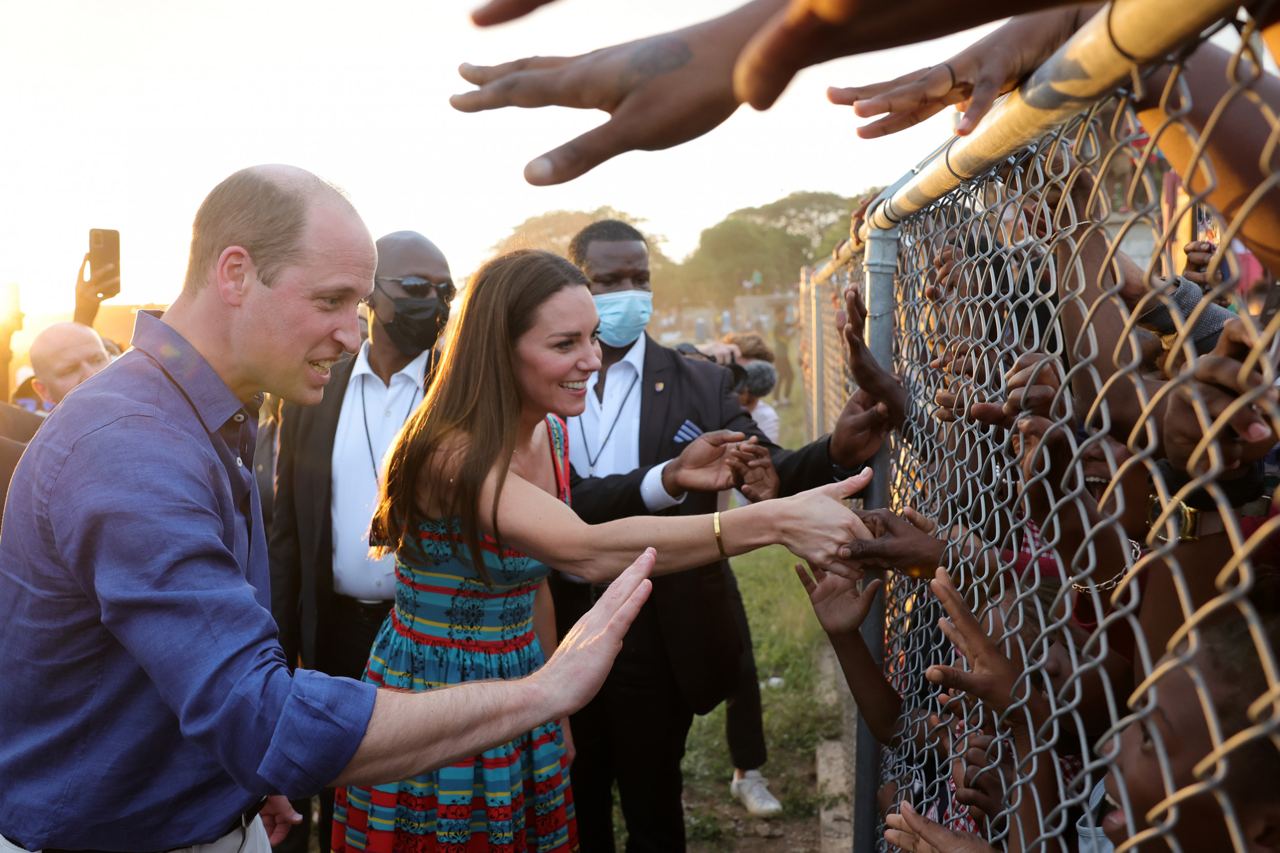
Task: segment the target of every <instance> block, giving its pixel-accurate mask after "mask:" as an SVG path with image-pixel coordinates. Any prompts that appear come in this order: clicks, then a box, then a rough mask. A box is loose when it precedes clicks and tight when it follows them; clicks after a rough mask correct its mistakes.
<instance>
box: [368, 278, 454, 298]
mask: <svg viewBox="0 0 1280 853" xmlns="http://www.w3.org/2000/svg"><path fill="white" fill-rule="evenodd" d="M377 281H390V282H394V283H395V284H398V285H400V286H401V287H403V288H404V292H405V293H407V294H409V295H410V296H412V297H414V298H417V299H422V298H425V297H427V296H430V295H432V294H433V293H434V294H435V296H436V298H438V299H439V300H440V301H441V302H452V301H453V297H454V296H455V295H457V292H458V289H457V288H456V287H454V286H453V282H452V281H449V280H448V279H446V280H444V281H430V280H429V279H425V278H423V277H422V276H420V275H406V276H401V277H400V278H387V277H380V278H378V279H377Z"/></svg>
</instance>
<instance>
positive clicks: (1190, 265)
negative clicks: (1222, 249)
mask: <svg viewBox="0 0 1280 853" xmlns="http://www.w3.org/2000/svg"><path fill="white" fill-rule="evenodd" d="M1217 250H1218V247H1217V246H1216V245H1215V244H1213V243H1211V242H1209V241H1208V240H1193V241H1192V242H1190V243H1188V244H1187V245H1185V246H1183V247H1182V251H1183V253H1184V254H1185V255H1186V256H1187V265H1186V266H1185V267H1183V269H1182V277H1183V278H1185V279H1187V280H1189V281H1194V282H1195V283H1196V284H1198V285H1200V289H1201V290H1209V289H1210V288H1211V287H1213V285H1212V284H1211V283H1210V281H1209V261H1210V260H1211V259H1212V258H1213V253H1214V252H1216V251H1217Z"/></svg>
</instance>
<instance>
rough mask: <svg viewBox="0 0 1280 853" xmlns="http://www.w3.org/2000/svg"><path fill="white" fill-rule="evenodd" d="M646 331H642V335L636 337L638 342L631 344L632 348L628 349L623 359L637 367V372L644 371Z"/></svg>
mask: <svg viewBox="0 0 1280 853" xmlns="http://www.w3.org/2000/svg"><path fill="white" fill-rule="evenodd" d="M645 337H646V336H645V333H644V332H641V333H640V337H638V338H636V342H635V343H634V344H632V345H631V349H629V350H627V354H626V355H624V356H623V357H622V359H621V361H623V362H626V363H627V364H629V365H631V366H632V367H634V368H635V369H636V373H644V348H645Z"/></svg>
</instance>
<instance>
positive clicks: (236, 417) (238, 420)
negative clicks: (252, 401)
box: [231, 412, 244, 424]
mask: <svg viewBox="0 0 1280 853" xmlns="http://www.w3.org/2000/svg"><path fill="white" fill-rule="evenodd" d="M231 420H233V421H235V422H236V423H238V424H242V423H244V412H236V413H235V415H234V416H232V418H231Z"/></svg>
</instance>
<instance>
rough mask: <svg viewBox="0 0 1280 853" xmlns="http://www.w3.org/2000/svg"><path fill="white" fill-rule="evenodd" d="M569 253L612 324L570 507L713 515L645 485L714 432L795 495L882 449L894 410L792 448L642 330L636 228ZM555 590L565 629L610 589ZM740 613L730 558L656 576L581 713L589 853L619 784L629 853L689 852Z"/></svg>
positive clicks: (586, 514) (640, 242) (643, 288)
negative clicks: (695, 779) (690, 778)
mask: <svg viewBox="0 0 1280 853" xmlns="http://www.w3.org/2000/svg"><path fill="white" fill-rule="evenodd" d="M571 255H572V258H573V260H574V262H575V263H577V264H578V265H579V266H580V267H582V268H583V270H584V271H585V272H586V274H587V277H588V278H589V279H590V281H591V291H592V294H593V295H594V296H595V298H596V306H597V310H598V311H599V313H600V339H601V349H602V366H601V369H600V371H599V373H597V374H596V376H595V377H594V381H593V382H592V383H589V384H588V395H587V397H588V407H587V411H586V412H584V414H583V415H582V416H580V417H578V418H573V419H571V423H570V426H569V438H570V441H569V447H570V454H571V460H572V462H573V466H574V471H575V480H574V482H573V484H572V494H573V507H574V509H575V510H576V511H577V512H578V514H579V515H580V516H581V517H582V518H583V519H585V520H586V521H589V522H591V523H598V522H602V521H608V520H610V519H613V518H618V517H622V516H625V515H633V514H637V513H638V512H646V511H647V512H668V513H676V514H681V515H685V514H693V515H696V514H702V513H710V512H713V511H715V509H716V496H715V494H713V493H690V494H688V495H686V496H684V497H683V498H680V499H676V498H671V499H670V500H668V501H664V500H663V499H662V497H661V493H660V492H657V491H656V490H655V489H653V488H649V489H645V488H644V485H645V484H646V483H648V484H650V485H652V484H653V483H654V482H655V481H659V480H664V479H666V478H667V468H668V464H667V462H666V461H667V460H671V459H673V458H674V457H676V456H677V455H678V454H679V453H680V452H681V450H682V448H683V447H684V446H686V445H687V444H688V442H690V441H691V440H693V439H694V438H695V437H696V436H697V435H699V434H701V433H704V432H708V431H711V430H718V429H728V430H733V431H736V432H741V433H744V434H746V435H748V436H755V437H756V439H757V440H758V441H759V442H760V443H761V444H763V445H765V446H766V447H768V449H769V451H770V455H771V457H772V459H773V462H774V466H775V468H776V469H777V473H778V476H779V479H780V482H781V493H782V494H784V495H785V494H791V493H794V492H797V491H801V490H803V489H807V488H811V487H815V486H819V485H823V484H825V483H830V482H831V481H832V479H833V478H839V477H842V476H844V475H845V473H846V470H847V469H852V468H856V467H859V466H860V465H861V464H862V463H863V462H864V461H865V460H867V459H869V458H870V457H871V455H872V454H873V453H874V445H875V444H876V443H878V442H876V441H873V439H874V437H875V436H877V435H881V436H882V434H883V430H884V429H885V428H887V425H888V422H889V421H890V420H891V419H892V415H891V414H890V413H889V412H888V411H887V409H885V408H884V407H882V406H879V405H875V404H872V405H871V406H867V405H865V404H866V402H867V401H866V399H865V398H862V399H861V400H860V401H858V402H855V401H854V400H850V403H849V405H848V406H846V409H845V411H844V412H843V413H842V415H841V418H840V421H839V423H838V425H837V428H836V430H835V431H834V432H833V433H832V434H831V435H829V436H823V437H822V438H820V439H818V440H817V441H815V442H812V443H811V444H809V445H807V446H805V447H802V448H800V449H798V450H794V451H789V450H784V449H783V448H780V447H778V446H777V445H774V444H773V443H772V442H770V441H769V440H768V438H767V437H765V436H764V435H763V433H761V432H760V430H759V428H758V427H757V426H756V424H755V422H754V421H753V420H752V419H751V417H750V415H749V414H747V412H745V411H744V410H743V408H742V406H741V405H740V403H739V402H738V396H737V394H736V392H735V391H734V388H733V379H732V375H731V374H730V372H729V371H728V370H726V369H724V368H723V367H720V366H717V365H715V364H713V363H711V362H708V361H705V360H700V359H692V358H685V357H684V356H682V355H680V354H679V353H677V352H676V351H674V350H671V349H668V348H667V347H664V346H661V345H659V344H658V343H657V342H656V341H654V340H653V339H652V338H649V337H648V336H647V335H646V334H644V326H645V324H646V323H647V322H648V318H649V314H650V312H651V304H652V294H651V290H650V284H649V256H648V247H647V245H646V243H645V240H644V237H643V236H642V235H641V234H640V233H639V232H638V231H636V230H635V229H634V228H632V227H631V226H629V225H626V224H625V223H622V222H617V221H615V220H604V221H602V222H597V223H593V224H592V225H589V226H587V228H585V229H584V230H583V231H582V232H581V233H580V234H579V235H578V236H577V237H575V238H574V241H573V244H572V246H571ZM601 478H604V479H601ZM619 480H621V481H624V482H626V481H629V482H631V483H632V484H636V485H640V486H641V489H640V491H641V493H642V496H643V500H642V501H641V502H640V503H637V502H636V501H635V500H634V498H631V499H624V496H625V495H626V494H627V493H626V492H625V491H624V490H622V489H619V488H618V487H617V483H618V481H619ZM667 491H668V492H669V493H670V494H676V493H677V491H673V490H667ZM552 590H553V594H554V597H555V602H556V611H557V621H558V622H559V623H560V624H561V625H565V626H567V625H571V624H572V623H573V620H574V618H575V614H580V613H582V612H584V611H585V608H586V607H588V606H589V605H590V603H591V601H592V600H594V598H595V597H596V596H597V595H598V594H599V590H598V589H595V588H593V587H590V586H588V585H585V584H580V583H575V582H574V581H573V579H571V578H566V577H557V578H555V579H554V583H553V585H552ZM741 608H742V604H741V598H740V597H739V596H738V594H737V587H736V585H735V584H733V583H732V578H731V575H730V574H729V568H728V565H727V563H726V562H724V561H721V562H718V563H713V564H711V565H708V566H704V567H701V568H698V569H693V570H690V571H687V572H680V573H677V574H673V575H668V576H665V577H661V578H655V579H654V585H653V593H652V595H651V596H650V600H649V602H648V603H647V604H646V605H645V607H644V608H643V610H642V611H641V613H640V616H639V617H638V618H637V619H636V621H635V623H634V624H633V625H632V627H631V630H630V632H629V633H628V634H627V637H626V640H625V642H624V644H623V649H622V652H621V654H619V656H618V658H617V661H616V662H615V664H614V668H613V670H612V672H611V673H610V675H609V677H608V679H607V680H606V682H605V685H604V688H603V689H602V690H601V692H600V694H599V695H598V696H597V697H596V699H594V700H593V701H592V702H591V703H590V704H588V705H587V707H586V708H584V709H583V710H582V711H580V712H579V713H578V714H576V715H574V716H573V718H572V722H571V727H572V731H573V734H574V741H575V746H576V748H577V758H576V760H575V763H574V766H573V775H572V779H573V790H574V804H575V809H576V811H577V817H578V830H579V837H580V839H581V842H582V849H583V850H584V851H585V853H598V851H611V850H613V822H612V785H613V783H614V782H615V781H616V782H617V783H618V787H619V792H620V795H621V799H622V811H623V815H624V817H625V819H626V824H627V850H628V851H650V850H651V851H663V853H669V851H678V850H682V849H684V820H683V809H682V806H681V799H680V797H681V789H682V786H683V780H682V776H681V773H680V760H681V758H682V757H683V755H684V748H685V737H686V735H687V734H688V730H689V726H690V725H691V723H692V720H693V715H694V714H695V713H698V714H703V713H707V712H708V711H710V710H711V709H712V708H714V707H715V706H716V705H717V704H719V703H720V702H721V701H722V700H724V699H725V698H726V697H727V696H728V695H729V694H730V692H731V691H732V690H733V688H734V686H735V682H736V679H737V676H738V670H739V667H738V656H739V650H740V648H741V644H742V643H743V642H744V640H745V641H748V642H749V640H746V638H744V637H743V636H742V632H741V630H740V629H739V627H738V616H737V614H736V613H735V610H736V611H741ZM761 762H763V756H761Z"/></svg>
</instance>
